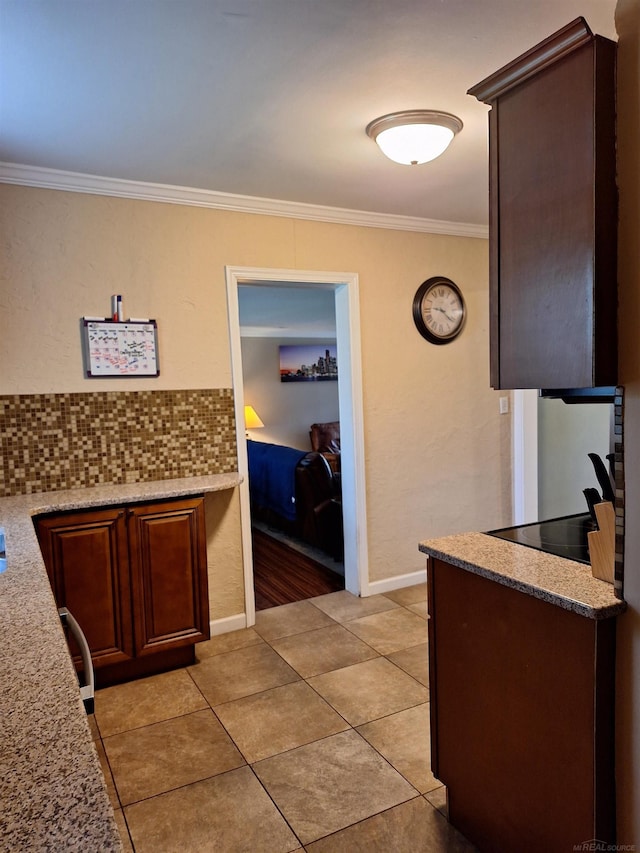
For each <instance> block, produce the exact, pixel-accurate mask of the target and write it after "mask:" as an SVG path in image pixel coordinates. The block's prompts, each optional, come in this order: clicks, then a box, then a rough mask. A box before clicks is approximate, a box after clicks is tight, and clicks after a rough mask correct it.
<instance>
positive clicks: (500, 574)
mask: <svg viewBox="0 0 640 853" xmlns="http://www.w3.org/2000/svg"><path fill="white" fill-rule="evenodd" d="M418 547H419V550H420V551H422V552H423V553H425V554H430V555H431V556H432V557H438V558H439V559H441V560H444V561H446V562H448V563H451V564H452V565H454V566H458V567H459V568H461V569H466V570H467V571H469V572H473V573H474V574H476V575H482V577H485V578H488V579H489V580H492V581H496V582H497V583H500V584H502V585H503V586H510V587H512V588H513V589H517V590H520V592H524V593H526V594H527V595H532V596H534V597H535V598H540V599H542V600H543V601H548V602H549V603H550V604H554V605H556V606H558V607H562V608H564V609H565V610H571V611H573V612H574V613H578V614H579V615H580V616H586V617H587V618H589V619H607V618H609V617H611V616H617V615H618V614H619V613H622V612H623V611H624V610H625V609H626V604H625V602H624V601H621V600H620V599H619V598H616V596H615V595H614V592H613V586H612V585H611V584H609V583H606V582H605V581H602V580H599V579H598V578H594V577H593V575H592V574H591V567H590V566H588V565H585V564H584V563H578V562H576V561H575V560H567V559H565V558H564V557H556V556H555V555H553V554H546V553H544V552H543V551H537V550H536V549H535V548H528V547H527V546H526V545H518V544H517V543H515V542H508V541H506V540H504V539H499V538H497V537H495V536H490V535H488V534H486V533H460V534H456V535H454V536H444V537H442V538H440V539H427V540H426V541H425V542H421V543H420V545H419V546H418Z"/></svg>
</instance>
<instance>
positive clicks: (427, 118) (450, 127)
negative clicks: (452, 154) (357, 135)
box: [367, 110, 462, 166]
mask: <svg viewBox="0 0 640 853" xmlns="http://www.w3.org/2000/svg"><path fill="white" fill-rule="evenodd" d="M461 130H462V122H461V121H460V119H459V118H457V117H456V116H454V115H451V114H450V113H441V112H434V111H433V110H406V111H405V112H400V113H389V114H388V115H385V116H381V117H380V118H377V119H375V120H374V121H372V122H371V123H370V124H369V125H367V135H368V136H370V137H371V139H373V140H375V142H377V143H378V145H379V146H380V149H381V150H382V152H383V153H384V154H385V155H386V156H387V157H388V158H389V159H390V160H393V161H394V162H396V163H402V164H403V165H407V166H415V165H418V164H420V163H428V162H429V161H430V160H435V158H436V157H439V156H440V155H441V154H442V153H443V152H444V151H446V149H447V148H448V146H449V143H450V142H451V140H452V139H453V137H454V136H455V135H456V133H459V132H460V131H461Z"/></svg>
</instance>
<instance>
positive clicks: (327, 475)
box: [296, 452, 344, 560]
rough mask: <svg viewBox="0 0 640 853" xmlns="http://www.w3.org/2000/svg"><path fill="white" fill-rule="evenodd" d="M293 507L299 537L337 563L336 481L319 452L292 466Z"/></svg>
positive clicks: (339, 511) (339, 536)
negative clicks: (294, 474) (294, 482)
mask: <svg viewBox="0 0 640 853" xmlns="http://www.w3.org/2000/svg"><path fill="white" fill-rule="evenodd" d="M296 506H297V514H298V523H299V525H300V530H301V535H302V538H303V539H304V540H305V541H306V542H309V544H311V545H315V546H316V547H318V548H321V549H322V550H323V551H325V552H326V553H327V554H330V555H331V556H332V557H333V558H334V559H336V560H341V559H342V555H343V551H344V545H343V532H342V502H341V496H340V489H339V480H338V478H337V477H336V476H335V475H334V473H333V471H332V470H331V467H330V465H329V463H328V462H327V460H326V459H325V458H324V456H323V455H322V454H321V453H314V452H312V453H307V455H306V456H305V457H304V459H301V460H300V462H299V463H298V465H297V467H296Z"/></svg>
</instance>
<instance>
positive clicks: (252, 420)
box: [244, 406, 264, 429]
mask: <svg viewBox="0 0 640 853" xmlns="http://www.w3.org/2000/svg"><path fill="white" fill-rule="evenodd" d="M244 426H245V429H258V428H259V427H263V426H264V424H263V423H262V421H261V420H260V416H259V415H258V413H257V412H256V410H255V409H254V408H253V406H245V407H244Z"/></svg>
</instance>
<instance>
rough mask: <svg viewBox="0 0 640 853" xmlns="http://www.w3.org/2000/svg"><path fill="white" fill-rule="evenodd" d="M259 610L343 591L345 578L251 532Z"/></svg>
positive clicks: (300, 554)
mask: <svg viewBox="0 0 640 853" xmlns="http://www.w3.org/2000/svg"><path fill="white" fill-rule="evenodd" d="M252 541H253V583H254V590H255V601H256V610H266V609H268V608H270V607H277V606H278V605H281V604H289V603H291V602H293V601H302V600H304V599H307V598H313V597H314V596H317V595H325V594H326V593H329V592H336V591H338V590H340V589H344V577H343V576H342V575H340V574H338V573H337V572H333V571H331V570H330V569H328V568H326V567H325V566H323V565H321V564H320V563H318V562H316V561H315V560H313V559H312V558H311V557H309V556H307V555H306V554H303V553H301V552H299V551H297V550H295V549H294V548H291V547H289V546H288V545H286V544H285V543H284V542H281V541H279V540H278V539H276V538H274V537H272V536H269V535H268V534H267V533H264V532H263V531H261V530H257V529H256V528H254V529H253V531H252Z"/></svg>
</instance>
